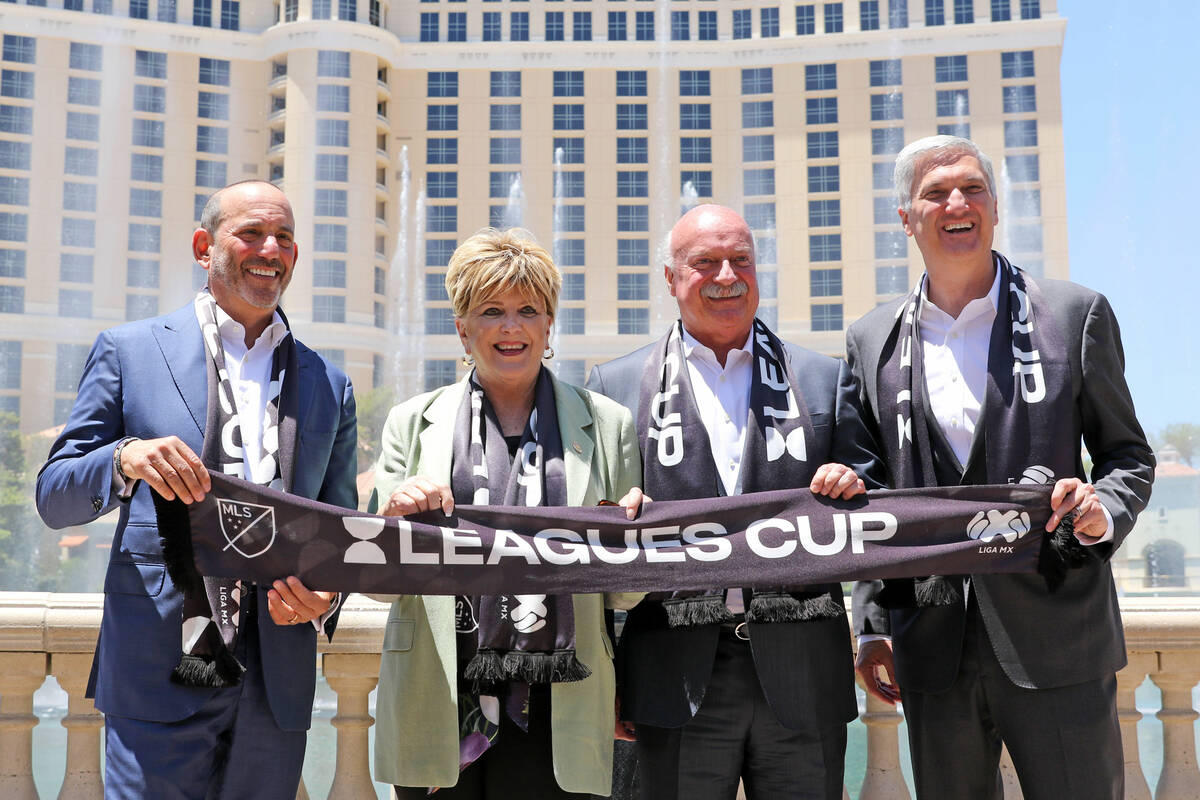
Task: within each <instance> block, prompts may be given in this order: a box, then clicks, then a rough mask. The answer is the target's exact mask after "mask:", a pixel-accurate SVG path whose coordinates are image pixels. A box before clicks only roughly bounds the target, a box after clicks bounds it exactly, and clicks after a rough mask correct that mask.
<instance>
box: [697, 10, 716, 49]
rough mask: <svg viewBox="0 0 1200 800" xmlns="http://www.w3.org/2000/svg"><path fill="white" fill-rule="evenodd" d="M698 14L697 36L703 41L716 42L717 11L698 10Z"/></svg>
mask: <svg viewBox="0 0 1200 800" xmlns="http://www.w3.org/2000/svg"><path fill="white" fill-rule="evenodd" d="M696 16H697V20H696V22H697V24H696V38H698V39H699V40H700V41H702V42H715V41H716V40H717V12H715V11H698V12H696Z"/></svg>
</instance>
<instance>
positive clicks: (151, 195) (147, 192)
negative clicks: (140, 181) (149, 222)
mask: <svg viewBox="0 0 1200 800" xmlns="http://www.w3.org/2000/svg"><path fill="white" fill-rule="evenodd" d="M93 188H94V187H93ZM129 213H130V214H132V215H133V216H135V217H161V216H162V190H160V189H139V188H138V187H136V186H132V187H130V189H129Z"/></svg>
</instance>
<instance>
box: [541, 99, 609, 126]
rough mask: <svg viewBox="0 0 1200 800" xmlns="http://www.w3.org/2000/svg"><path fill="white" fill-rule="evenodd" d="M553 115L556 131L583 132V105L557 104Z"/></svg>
mask: <svg viewBox="0 0 1200 800" xmlns="http://www.w3.org/2000/svg"><path fill="white" fill-rule="evenodd" d="M553 115H554V130H556V131H581V130H583V103H555V104H554V111H553ZM618 127H619V126H618Z"/></svg>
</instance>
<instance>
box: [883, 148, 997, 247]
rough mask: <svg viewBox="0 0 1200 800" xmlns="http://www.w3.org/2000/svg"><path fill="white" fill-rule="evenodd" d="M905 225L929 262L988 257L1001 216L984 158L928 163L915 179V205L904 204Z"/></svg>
mask: <svg viewBox="0 0 1200 800" xmlns="http://www.w3.org/2000/svg"><path fill="white" fill-rule="evenodd" d="M900 219H901V220H902V221H903V222H904V231H905V232H906V233H907V234H908V235H909V236H911V237H913V240H914V241H915V242H916V243H917V247H918V248H920V250H921V255H923V256H924V257H925V263H926V264H927V265H930V264H933V265H946V266H950V265H953V264H955V263H963V262H973V261H978V260H981V259H984V258H986V259H988V263H990V259H991V250H992V240H993V238H994V236H995V228H996V224H997V223H998V222H999V221H1000V216H999V212H998V209H997V205H996V197H995V196H994V195H993V194H992V191H991V189H990V188H988V181H987V175H986V174H985V173H984V171H983V167H982V166H981V165H980V163H979V160H978V159H977V158H975V157H974V156H971V155H966V154H964V155H961V156H959V157H958V158H957V159H954V160H952V161H935V162H932V163H929V164H927V165H925V166H924V170H923V171H922V172H920V173H918V175H917V177H916V178H915V179H914V180H913V191H912V205H911V207H910V208H909V209H908V211H907V212H906V211H905V210H904V209H900Z"/></svg>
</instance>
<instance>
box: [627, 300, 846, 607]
mask: <svg viewBox="0 0 1200 800" xmlns="http://www.w3.org/2000/svg"><path fill="white" fill-rule="evenodd" d="M682 332H683V324H682V322H679V321H676V322H675V324H674V325H672V326H671V330H670V331H668V332H667V334H666V335H665V336H663V338H662V339H660V340H659V341H658V343H657V344H656V346H655V348H654V352H653V355H652V356H651V357H650V358H649V359H647V361H646V367H645V370H644V371H643V373H642V386H641V392H640V396H639V401H638V420H639V425H644V426H645V429H644V430H643V431H642V432H641V449H642V454H643V459H642V460H643V467H642V469H643V486H644V487H645V490H646V494H648V495H649V496H650V497H653V498H655V499H658V500H690V499H698V498H707V497H713V496H714V495H721V494H724V493H725V490H724V485H723V484H722V482H721V479H720V475H719V474H718V472H717V468H716V465H715V464H714V463H713V458H712V447H711V444H710V440H709V437H708V430H707V428H706V427H705V424H704V420H703V419H702V418H701V417H700V413H699V411H698V410H697V407H696V399H695V395H694V394H693V392H692V384H691V378H690V377H689V374H688V369H687V359H686V356H685V355H684V349H683V333H682ZM750 345H751V352H752V356H753V363H752V366H751V370H752V374H751V379H750V419H749V424H747V426H746V435H745V444H744V448H743V451H742V453H743V454H742V464H741V471H740V473H739V475H738V492H739V493H741V494H745V493H748V492H766V491H771V490H773V489H793V488H795V487H797V486H801V485H806V484H807V483H808V481H809V480H811V478H812V474H813V472H814V471H815V470H816V468H817V467H818V466H820V464H811V463H810V462H809V460H808V447H809V445H810V443H811V442H813V441H814V438H813V427H812V419H811V418H810V416H809V413H808V406H807V405H806V404H805V402H804V395H803V394H802V393H801V392H800V391H799V390H798V388H797V386H796V380H795V376H794V375H793V374H792V372H791V369H790V368H789V366H788V360H787V355H786V353H785V351H784V348H783V343H782V342H781V341H780V340H779V339H778V337H776V336H775V334H774V333H772V332H771V330H770V329H769V328H767V326H766V325H764V324H763V323H762V322H761V321H760V320H758V319H757V318H756V319H755V320H754V324H753V327H752V329H751V337H750ZM725 591H726V590H725V589H724V588H713V589H709V590H707V591H703V592H695V591H690V592H682V591H681V592H670V593H666V594H661V595H659V594H656V595H652V597H651V599H657V600H659V601H660V602H662V605H663V608H664V609H665V610H666V613H667V622H668V624H669V625H670V626H671V627H681V626H688V625H707V624H711V623H715V622H727V621H729V620H731V619H733V615H732V613H731V612H730V611H729V609H728V608H727V607H726V605H725ZM745 591H746V595H745V596H746V597H747V598H748V600H747V603H746V619H747V620H748V621H750V622H758V623H762V622H800V621H804V620H810V619H824V618H830V617H836V616H844V615H845V613H846V612H845V609H844V608H842V607H840V606H838V605H837V604H836V603H834V602H833V601H832V599H831V598H830V597H829V595H828V594H826V593H824V592H812V591H807V590H805V589H804V588H802V587H790V588H782V587H781V588H774V589H759V590H757V591H751V590H749V589H747V590H745Z"/></svg>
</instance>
